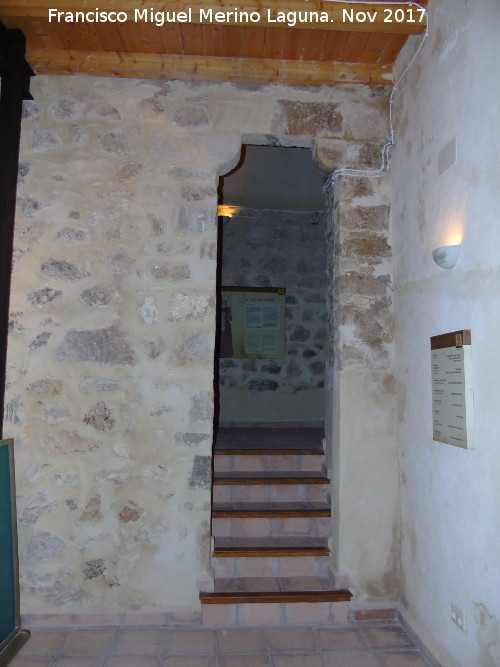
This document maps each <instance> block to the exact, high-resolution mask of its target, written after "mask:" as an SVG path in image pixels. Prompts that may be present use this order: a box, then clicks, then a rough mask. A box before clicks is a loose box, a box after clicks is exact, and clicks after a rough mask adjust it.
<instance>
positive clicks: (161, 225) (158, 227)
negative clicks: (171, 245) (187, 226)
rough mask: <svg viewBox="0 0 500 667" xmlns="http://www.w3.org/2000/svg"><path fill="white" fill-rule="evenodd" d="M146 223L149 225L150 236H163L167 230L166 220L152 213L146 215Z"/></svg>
mask: <svg viewBox="0 0 500 667" xmlns="http://www.w3.org/2000/svg"><path fill="white" fill-rule="evenodd" d="M148 221H149V224H150V225H151V236H164V235H165V234H166V232H167V229H168V225H167V221H166V220H164V219H163V218H159V217H158V216H156V215H153V214H152V213H148Z"/></svg>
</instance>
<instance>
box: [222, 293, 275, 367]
mask: <svg viewBox="0 0 500 667" xmlns="http://www.w3.org/2000/svg"><path fill="white" fill-rule="evenodd" d="M285 297H286V288H284V287H221V294H220V356H221V357H233V358H240V359H283V358H284V357H285Z"/></svg>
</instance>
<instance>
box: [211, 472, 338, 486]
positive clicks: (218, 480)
mask: <svg viewBox="0 0 500 667" xmlns="http://www.w3.org/2000/svg"><path fill="white" fill-rule="evenodd" d="M213 483H214V485H217V486H223V485H224V486H228V485H249V486H250V485H257V484H276V485H278V484H330V480H329V479H328V477H312V476H310V475H304V476H303V477H259V476H258V474H257V473H252V475H251V476H248V477H225V476H224V473H222V474H219V475H217V473H216V474H215V475H214V477H213Z"/></svg>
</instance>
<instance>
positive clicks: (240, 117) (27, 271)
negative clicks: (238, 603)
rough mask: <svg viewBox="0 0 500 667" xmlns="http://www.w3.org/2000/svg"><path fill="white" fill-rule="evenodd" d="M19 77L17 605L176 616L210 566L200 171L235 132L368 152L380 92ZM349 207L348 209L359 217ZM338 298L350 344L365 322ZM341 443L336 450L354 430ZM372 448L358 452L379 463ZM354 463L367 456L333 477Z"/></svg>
mask: <svg viewBox="0 0 500 667" xmlns="http://www.w3.org/2000/svg"><path fill="white" fill-rule="evenodd" d="M32 89H33V95H34V98H35V102H33V103H28V104H27V105H26V108H25V119H24V125H23V133H22V146H21V165H20V182H19V190H18V204H19V206H18V211H17V219H16V235H15V252H14V259H15V264H14V270H13V282H12V298H11V322H10V329H11V330H10V339H9V349H8V378H7V380H8V395H7V407H6V413H5V420H6V424H5V430H4V433H5V436H6V437H14V439H15V453H16V472H17V485H18V512H19V546H20V574H21V605H22V611H23V613H25V614H26V613H28V614H47V613H58V614H71V613H82V614H121V613H133V614H138V613H146V614H149V613H152V614H155V613H156V614H165V613H174V614H187V615H188V617H189V615H190V614H196V613H197V612H198V611H199V602H198V592H199V590H208V589H209V588H210V586H211V583H212V579H211V574H210V554H209V551H210V544H209V524H210V471H211V447H212V418H213V378H214V373H213V351H214V350H213V345H214V333H215V311H214V305H215V302H214V298H215V270H216V243H217V238H216V186H217V179H218V176H219V175H221V174H223V173H226V172H227V171H228V170H229V169H231V168H232V167H233V166H234V165H235V164H236V161H237V160H238V158H239V153H240V146H241V142H242V140H243V141H245V142H247V143H252V142H253V143H263V144H269V145H276V144H278V145H279V144H281V145H285V146H302V147H309V148H312V149H313V153H314V156H315V159H316V161H317V162H318V164H320V165H321V166H322V167H323V168H324V169H325V170H328V169H331V168H332V167H338V166H357V167H360V166H364V167H376V166H378V160H379V146H380V144H382V143H384V142H385V139H386V137H387V92H386V91H372V90H369V89H367V88H364V87H355V86H346V87H338V88H334V89H296V88H287V87H285V86H267V87H266V86H264V87H259V86H257V87H256V86H237V85H234V84H223V83H221V84H201V85H200V84H197V85H194V84H189V83H183V82H165V81H163V82H162V81H144V80H125V79H122V80H113V79H99V78H92V77H74V78H71V77H44V76H40V77H37V78H36V79H35V80H34V81H33V85H32ZM370 187H371V188H372V190H373V189H374V188H375V189H376V188H377V185H376V184H373V185H371V186H370ZM370 203H371V200H370V198H368V201H367V205H368V206H369V205H370ZM373 203H377V200H376V198H375V199H374V200H373ZM372 213H373V214H374V215H375V217H376V212H372ZM369 217H370V216H369ZM365 222H366V221H364V218H363V215H361V214H359V212H358V215H357V217H355V225H357V227H356V228H357V230H358V231H357V233H358V236H359V235H360V234H361V235H362V233H363V226H364V224H365ZM347 236H349V234H348V235H347ZM351 246H352V243H351ZM351 249H352V248H351ZM346 250H347V252H349V249H348V248H346ZM357 252H358V255H360V260H361V261H363V252H364V251H363V248H362V247H361V248H358V250H357ZM368 252H370V249H369V248H368ZM384 252H385V250H384ZM365 254H366V253H365ZM365 260H366V258H365ZM365 263H366V261H365ZM368 264H369V262H368ZM356 280H357V278H356V271H354V273H353V275H351V281H354V284H353V286H351V287H349V280H347V283H346V284H345V285H344V292H345V295H346V296H349V294H350V293H351V291H353V292H354V296H353V299H354V300H355V301H356V299H357V298H358V297H359V294H358V292H359V289H360V287H359V285H361V289H362V290H363V289H364V288H365V287H366V285H365V283H364V281H363V280H362V279H361V282H360V283H359V284H358V283H357V282H356ZM356 295H357V296H356ZM386 307H387V309H388V311H390V302H387V303H386ZM350 312H351V314H352V316H353V317H354V318H355V321H353V324H352V325H349V326H350V327H351V329H352V332H354V334H355V335H354V337H352V336H351V339H350V340H351V341H352V345H351V346H350V354H351V355H356V348H357V346H358V345H360V346H361V348H362V347H363V342H362V341H361V342H360V341H358V340H357V339H356V335H357V334H356V331H360V332H361V333H360V336H361V338H363V336H364V335H365V334H364V333H363V326H362V317H361V313H358V314H357V315H356V312H355V311H353V310H352V309H351V311H350ZM365 333H366V332H365ZM364 358H365V356H364V352H363V351H360V353H359V355H358V357H357V362H356V364H357V365H358V366H362V364H363V359H364ZM354 372H355V369H354V370H353V373H354ZM359 390H360V391H363V387H362V386H359ZM377 391H382V388H380V389H379V390H377ZM363 396H364V397H365V398H364V400H363V401H362V402H361V403H360V408H359V411H357V409H356V408H355V407H353V410H352V413H351V414H350V417H352V419H353V421H355V420H356V419H358V418H359V419H358V421H360V422H361V420H362V419H364V418H366V416H367V414H368V415H369V414H371V413H377V412H378V409H379V408H378V402H377V400H374V394H373V392H371V393H366V394H363ZM328 441H329V442H331V438H330V437H328ZM379 444H383V443H381V442H380V438H379V437H378V435H377V437H375V438H374V440H372V445H373V447H374V448H375V449H376V448H377V446H378V445H379ZM339 446H341V447H348V448H349V451H350V456H351V457H352V456H353V455H355V453H356V451H357V450H358V446H359V439H355V440H354V441H351V439H350V438H349V434H346V437H345V438H344V439H343V440H342V442H341V443H340V445H339ZM385 451H386V450H384V452H385ZM360 456H362V453H360ZM387 464H388V462H387V459H386V453H384V454H383V455H381V456H379V457H375V465H376V466H377V468H378V469H379V470H380V471H381V475H382V479H384V480H385V483H388V480H387V479H386V477H385V476H384V473H383V471H384V470H385V467H386V466H387ZM370 479H373V470H372V469H371V468H367V467H365V468H364V471H363V474H361V475H359V476H357V477H356V480H355V484H354V485H353V483H352V482H348V484H349V485H350V490H349V494H348V497H349V498H352V499H356V497H357V496H356V494H357V493H358V494H364V493H366V489H365V488H364V484H365V482H367V481H368V482H369V480H370ZM370 488H371V487H370ZM377 503H378V500H377V497H376V496H370V498H369V499H368V500H367V504H368V505H369V507H370V508H371V510H372V511H376V508H377V506H378V505H377ZM360 509H361V510H362V509H363V508H360ZM386 509H387V505H386V504H385V503H381V504H380V510H381V512H380V516H381V517H383V516H384V512H385V510H386ZM334 511H335V513H336V517H337V518H338V516H339V513H340V512H341V511H343V512H345V513H346V515H347V507H342V508H341V509H339V508H335V509H334ZM394 511H395V509H394V506H393V507H392V508H391V511H390V512H389V514H388V515H387V517H386V518H385V519H384V520H383V523H384V526H387V525H389V526H392V522H393V516H394ZM344 525H346V523H345V522H344ZM385 532H386V531H385ZM389 532H390V529H389ZM344 533H345V535H344V537H345V540H346V543H345V544H346V545H348V546H345V548H347V549H348V551H349V553H356V549H357V547H359V548H360V549H363V550H364V551H363V553H365V552H366V549H365V548H364V546H363V545H364V535H363V534H362V531H361V530H356V531H354V532H353V533H352V534H349V532H348V531H347V530H345V531H344ZM391 545H392V541H391V540H389V541H388V540H387V539H386V535H385V534H384V535H382V534H381V536H380V538H378V539H377V541H376V543H375V546H374V548H375V549H376V552H377V558H376V559H375V562H376V563H377V564H376V565H374V566H373V567H372V565H371V560H370V559H369V558H365V559H364V560H362V561H356V565H355V566H353V569H354V570H356V569H357V568H358V566H361V565H363V567H366V570H365V571H364V572H363V573H362V575H361V574H359V576H358V579H359V581H360V582H361V584H360V586H359V587H358V590H359V591H360V594H361V595H363V594H364V593H363V582H365V581H367V580H370V579H372V580H373V578H375V579H376V578H378V575H379V573H380V570H379V567H378V563H379V561H380V560H384V559H385V560H387V558H389V554H391V553H392V552H391ZM355 574H356V572H355ZM156 618H157V620H162V618H163V616H161V617H159V618H158V617H156ZM182 618H184V619H185V618H186V616H183V617H182Z"/></svg>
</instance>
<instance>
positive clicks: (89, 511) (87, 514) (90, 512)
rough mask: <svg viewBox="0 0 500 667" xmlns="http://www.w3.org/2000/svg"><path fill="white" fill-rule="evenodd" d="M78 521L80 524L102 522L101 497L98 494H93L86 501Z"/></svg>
mask: <svg viewBox="0 0 500 667" xmlns="http://www.w3.org/2000/svg"><path fill="white" fill-rule="evenodd" d="M80 521H81V522H82V523H88V522H90V523H99V522H100V521H102V513H101V496H100V495H99V494H98V493H96V494H94V495H93V496H92V498H90V500H89V501H88V503H87V505H86V506H85V509H84V510H83V512H82V514H81V516H80Z"/></svg>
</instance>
